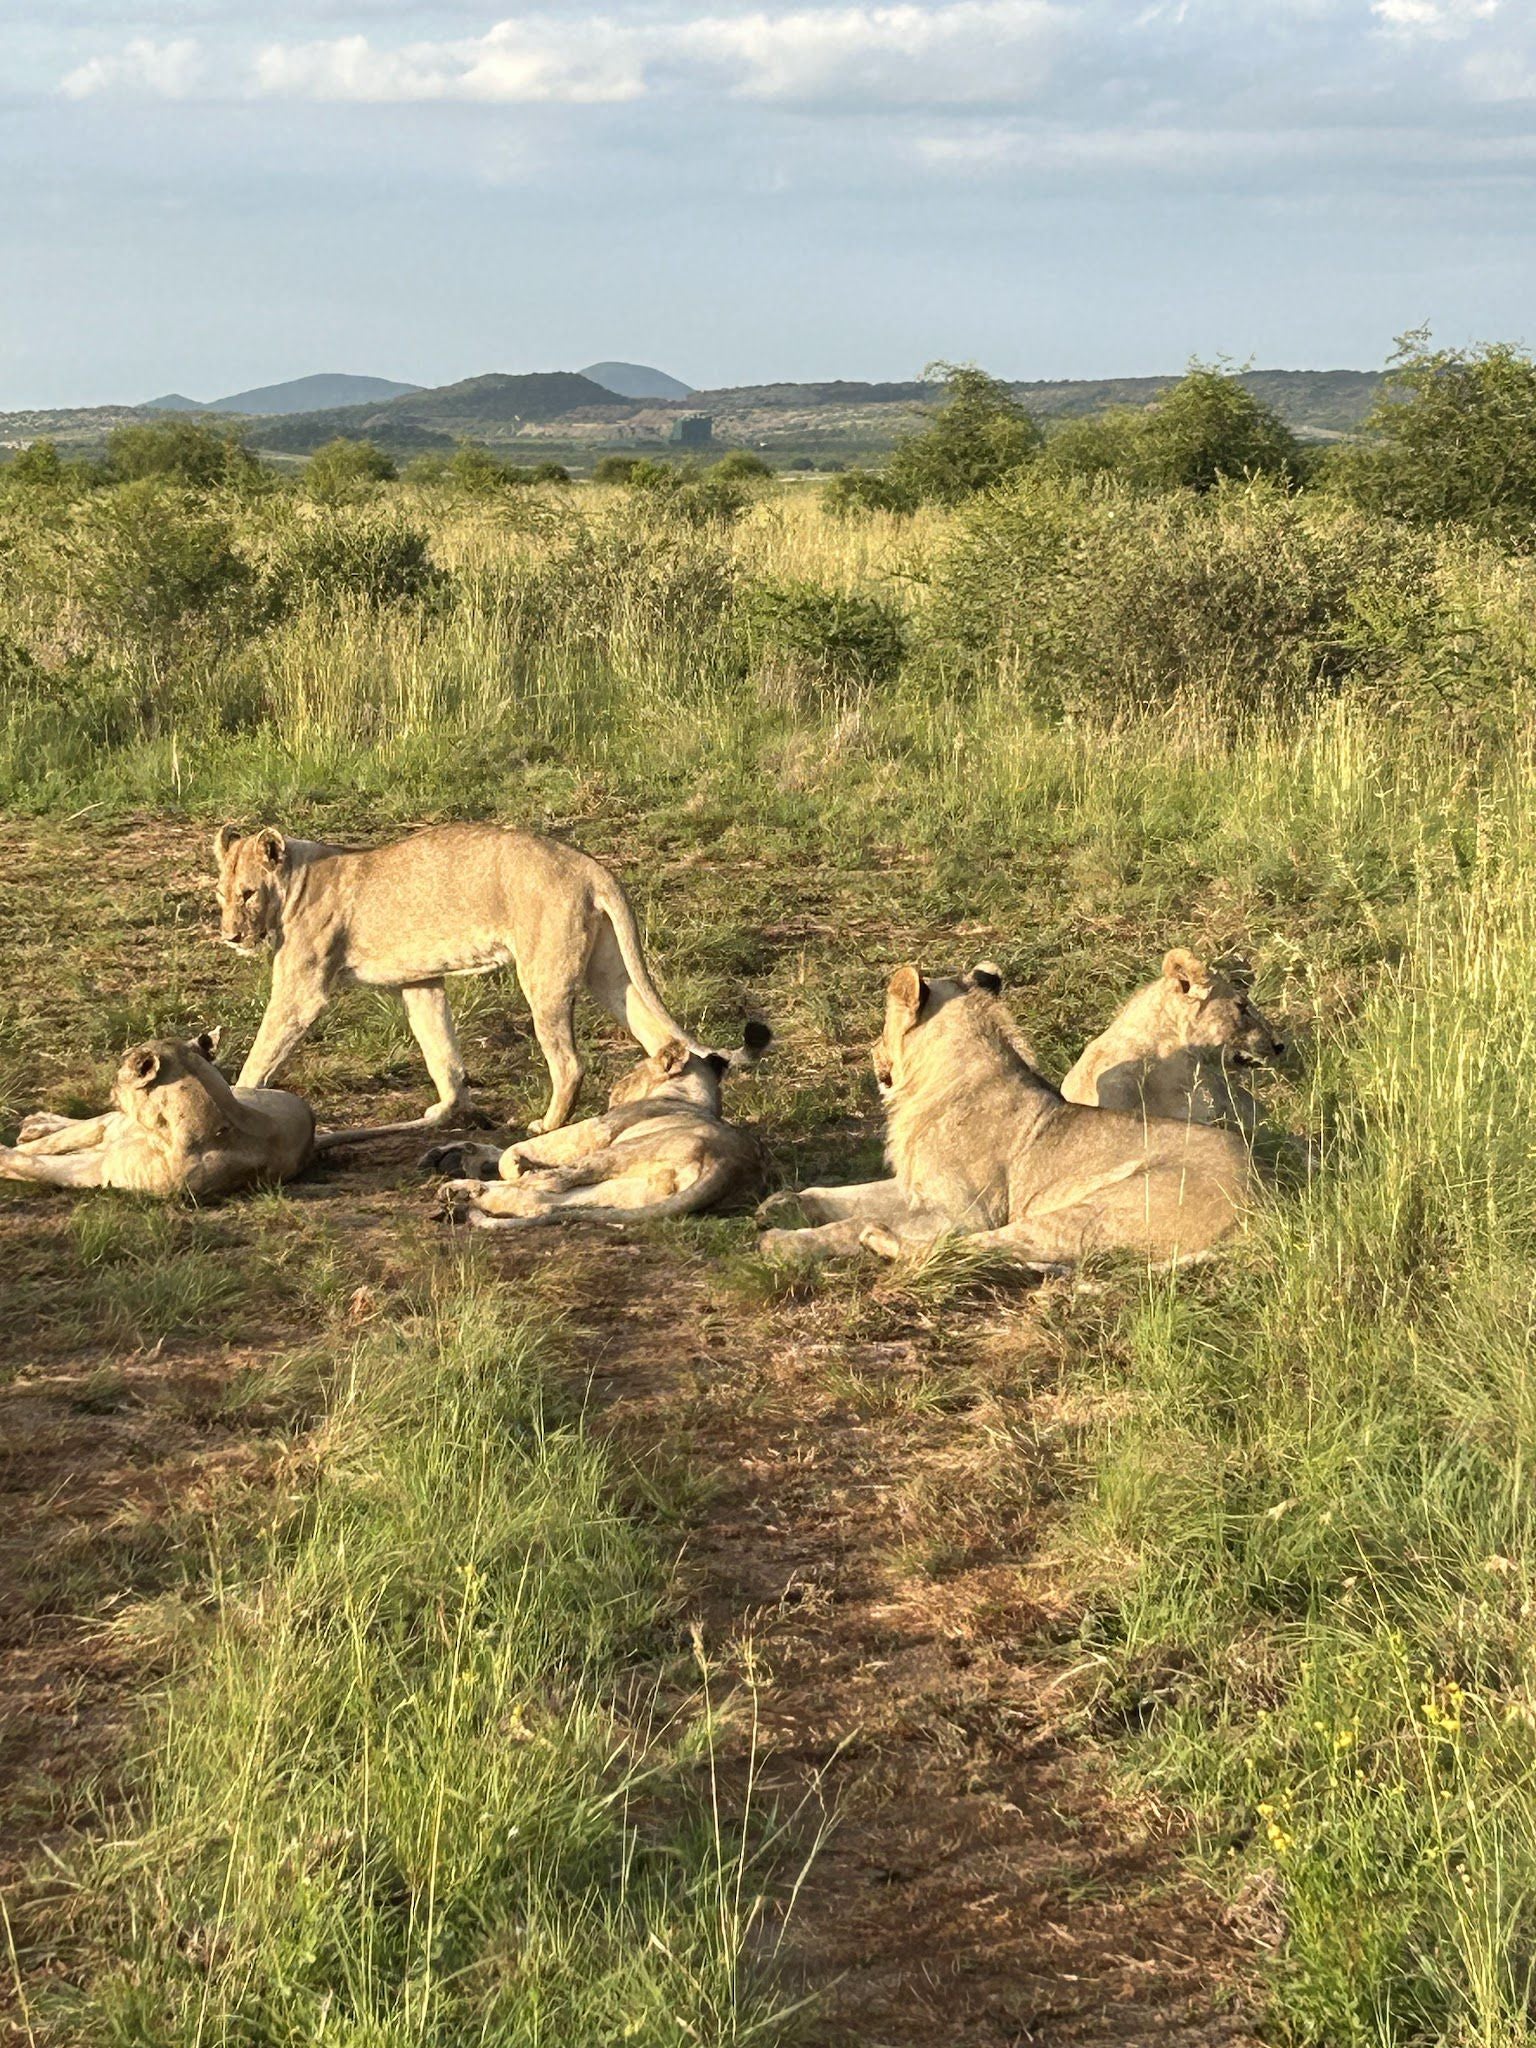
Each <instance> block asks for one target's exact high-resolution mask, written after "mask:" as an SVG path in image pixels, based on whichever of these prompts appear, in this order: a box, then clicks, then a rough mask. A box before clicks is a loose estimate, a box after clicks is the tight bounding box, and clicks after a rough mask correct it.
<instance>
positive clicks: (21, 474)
mask: <svg viewBox="0 0 1536 2048" xmlns="http://www.w3.org/2000/svg"><path fill="white" fill-rule="evenodd" d="M68 475H69V472H68V471H67V470H66V469H65V467H64V463H63V460H62V458H61V457H60V455H59V444H58V442H57V441H47V440H44V441H33V442H32V443H31V444H30V446H28V447H26V448H23V449H21V450H20V452H19V453H17V454H15V455H13V456H12V457H11V459H10V461H9V462H8V463H7V464H6V465H5V468H4V469H3V470H0V477H3V479H4V481H5V482H6V483H8V484H11V485H14V486H15V487H16V488H18V489H20V490H32V491H36V490H44V491H57V490H62V489H63V487H64V485H65V483H66V482H67V480H68Z"/></svg>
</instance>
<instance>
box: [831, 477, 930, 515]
mask: <svg viewBox="0 0 1536 2048" xmlns="http://www.w3.org/2000/svg"><path fill="white" fill-rule="evenodd" d="M821 502H822V504H823V505H824V506H825V507H826V509H827V511H828V512H830V513H831V514H832V516H833V518H834V519H854V518H858V517H859V516H860V515H861V514H863V513H866V512H896V513H905V512H915V511H916V510H917V500H916V498H914V497H913V495H912V493H911V491H909V490H908V489H907V488H906V487H905V486H904V485H902V484H899V483H897V482H896V481H895V480H894V479H893V478H891V477H889V476H886V475H883V474H882V473H881V472H880V471H879V470H874V469H845V470H843V471H842V472H841V473H840V474H839V475H837V476H834V477H833V479H832V481H831V483H829V484H828V485H827V487H826V489H825V490H824V491H823V492H822V494H821Z"/></svg>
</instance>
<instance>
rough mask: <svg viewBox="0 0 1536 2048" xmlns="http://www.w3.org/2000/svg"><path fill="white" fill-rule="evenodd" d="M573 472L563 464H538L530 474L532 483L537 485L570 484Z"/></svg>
mask: <svg viewBox="0 0 1536 2048" xmlns="http://www.w3.org/2000/svg"><path fill="white" fill-rule="evenodd" d="M570 480H571V472H570V471H569V470H568V469H567V468H566V466H565V464H564V463H563V462H536V463H535V464H534V465H533V468H532V470H531V472H530V481H531V482H533V483H536V484H568V483H569V482H570Z"/></svg>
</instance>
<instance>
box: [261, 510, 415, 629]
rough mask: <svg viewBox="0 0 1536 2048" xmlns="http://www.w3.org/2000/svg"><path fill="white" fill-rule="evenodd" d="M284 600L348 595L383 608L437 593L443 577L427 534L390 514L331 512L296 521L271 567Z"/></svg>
mask: <svg viewBox="0 0 1536 2048" xmlns="http://www.w3.org/2000/svg"><path fill="white" fill-rule="evenodd" d="M274 583H275V587H276V588H277V589H278V590H279V591H280V592H281V593H282V594H283V597H284V598H285V599H286V601H287V602H288V603H289V604H292V603H302V602H306V601H308V602H314V601H319V602H322V603H331V602H334V601H335V600H336V599H338V598H342V599H351V600H352V601H353V602H355V603H360V604H364V605H368V606H371V607H373V608H374V609H376V610H377V609H382V608H383V607H384V606H385V605H391V604H412V603H418V602H421V601H423V600H426V599H430V598H433V597H436V596H438V595H440V594H441V593H442V592H443V591H445V590H446V589H447V587H448V577H447V575H446V574H445V573H444V571H443V570H441V569H438V568H436V567H434V565H433V562H432V556H431V552H430V549H429V546H428V541H427V536H426V534H425V533H423V532H422V530H421V528H420V527H418V526H412V525H411V524H410V523H409V522H408V521H406V520H404V519H400V518H396V517H392V516H389V515H380V514H378V513H366V512H346V511H336V510H333V511H331V512H330V513H329V514H328V515H327V516H326V517H324V518H321V519H315V520H312V521H308V522H306V523H304V524H302V525H299V526H296V527H295V528H294V530H293V532H292V533H291V534H290V535H289V536H288V538H287V539H286V541H285V542H284V544H283V546H282V548H281V550H280V553H279V556H278V560H277V563H276V566H275V571H274Z"/></svg>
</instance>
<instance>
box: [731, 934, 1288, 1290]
mask: <svg viewBox="0 0 1536 2048" xmlns="http://www.w3.org/2000/svg"><path fill="white" fill-rule="evenodd" d="M1001 992H1002V977H1001V976H1000V975H999V974H998V972H997V970H996V969H995V968H994V967H992V966H990V965H989V964H986V963H983V964H982V965H980V966H977V967H975V968H973V969H972V971H971V973H970V974H969V975H966V976H964V977H962V978H961V979H960V980H958V981H937V980H936V981H927V980H925V979H924V978H923V976H922V975H921V974H919V972H918V970H917V969H916V968H915V967H901V968H898V969H897V971H896V973H895V974H894V975H893V976H892V978H891V983H890V988H889V991H888V994H887V999H886V1010H885V1029H884V1032H883V1033H882V1035H881V1037H880V1039H879V1041H878V1043H877V1044H876V1045H875V1047H874V1060H875V1072H876V1075H877V1077H878V1079H879V1081H880V1084H881V1090H882V1093H883V1094H884V1097H885V1104H886V1156H887V1158H888V1159H889V1161H890V1164H891V1166H892V1168H893V1169H894V1174H893V1178H892V1179H890V1180H883V1181H873V1182H870V1183H868V1184H867V1185H864V1186H857V1187H842V1188H810V1189H807V1190H805V1191H804V1192H803V1193H801V1194H800V1195H799V1196H798V1197H796V1198H794V1199H796V1200H797V1201H798V1203H799V1206H800V1209H801V1210H802V1212H803V1213H804V1214H805V1215H807V1216H808V1217H809V1218H810V1220H811V1222H812V1223H813V1224H815V1225H818V1226H819V1227H817V1228H812V1229H806V1230H783V1229H780V1230H769V1231H766V1232H765V1233H764V1235H763V1238H762V1240H761V1246H762V1249H763V1250H764V1251H765V1252H766V1253H768V1254H769V1255H770V1256H777V1257H785V1258H792V1259H811V1258H826V1257H830V1256H834V1255H836V1254H839V1253H847V1252H854V1251H857V1250H859V1249H860V1248H861V1247H862V1248H863V1249H865V1250H869V1251H873V1252H877V1253H879V1254H880V1255H881V1256H883V1257H886V1258H894V1257H896V1256H897V1255H898V1254H899V1253H902V1252H915V1251H919V1250H921V1249H923V1248H925V1247H926V1246H929V1245H931V1244H933V1243H934V1242H935V1240H937V1239H938V1238H941V1237H944V1236H948V1235H951V1234H954V1235H962V1236H964V1237H966V1238H968V1239H969V1240H970V1241H971V1242H972V1243H974V1244H977V1245H980V1246H992V1247H995V1248H996V1249H998V1250H1000V1251H1004V1252H1007V1253H1009V1254H1011V1255H1012V1256H1013V1257H1015V1258H1017V1259H1019V1260H1020V1261H1022V1262H1023V1263H1024V1264H1027V1265H1039V1266H1061V1265H1070V1264H1074V1263H1076V1261H1078V1260H1080V1259H1082V1258H1085V1257H1087V1256H1088V1255H1089V1254H1091V1253H1094V1252H1111V1251H1130V1252H1136V1253H1140V1254H1142V1255H1143V1256H1145V1257H1147V1258H1149V1259H1156V1260H1160V1261H1161V1260H1172V1259H1179V1258H1188V1257H1190V1256H1191V1255H1193V1254H1196V1253H1200V1252H1203V1251H1205V1250H1207V1249H1208V1248H1209V1247H1210V1246H1211V1245H1214V1244H1216V1243H1218V1242H1219V1241H1220V1240H1221V1239H1222V1238H1224V1237H1226V1236H1227V1235H1229V1233H1231V1232H1232V1231H1233V1230H1235V1229H1236V1228H1237V1226H1238V1224H1239V1222H1240V1221H1241V1219H1242V1216H1243V1212H1244V1210H1245V1209H1246V1208H1248V1207H1249V1205H1250V1204H1251V1203H1252V1202H1253V1200H1254V1198H1255V1196H1256V1193H1257V1189H1258V1181H1257V1176H1256V1174H1255V1171H1254V1167H1253V1163H1252V1161H1251V1159H1250V1157H1249V1153H1248V1148H1247V1146H1246V1145H1245V1144H1244V1143H1243V1141H1242V1139H1241V1138H1239V1137H1237V1136H1236V1135H1234V1134H1233V1133H1231V1132H1228V1131H1218V1130H1209V1129H1206V1128H1205V1127H1204V1126H1202V1125H1199V1124H1182V1125H1177V1124H1161V1123H1149V1122H1147V1121H1146V1120H1145V1119H1143V1118H1142V1117H1140V1116H1123V1115H1119V1114H1117V1113H1115V1112H1114V1111H1111V1110H1103V1109H1087V1108H1084V1107H1082V1106H1081V1105H1080V1104H1077V1103H1070V1102H1064V1101H1063V1100H1062V1098H1061V1097H1060V1095H1058V1094H1057V1092H1056V1090H1055V1089H1054V1088H1053V1087H1052V1086H1051V1085H1050V1083H1049V1082H1048V1081H1046V1080H1044V1079H1043V1078H1042V1077H1041V1076H1040V1075H1039V1074H1038V1073H1037V1072H1036V1071H1035V1069H1034V1066H1033V1064H1032V1063H1031V1061H1030V1058H1029V1055H1028V1052H1027V1049H1026V1048H1025V1046H1024V1044H1023V1041H1022V1039H1021V1038H1020V1035H1019V1032H1018V1028H1017V1026H1016V1025H1015V1024H1014V1021H1013V1019H1012V1017H1011V1016H1010V1015H1009V1013H1008V1011H1007V1009H1006V1008H1005V1007H1004V1005H1003V1003H1002V1002H1001V1001H1000V1000H999V998H1000V996H1001ZM777 1206H778V1205H777V1202H776V1201H775V1202H772V1203H768V1204H765V1205H764V1210H763V1211H762V1212H760V1213H762V1214H763V1215H764V1217H765V1218H766V1217H768V1216H770V1215H771V1214H772V1213H773V1212H774V1210H775V1208H776V1207H777Z"/></svg>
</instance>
